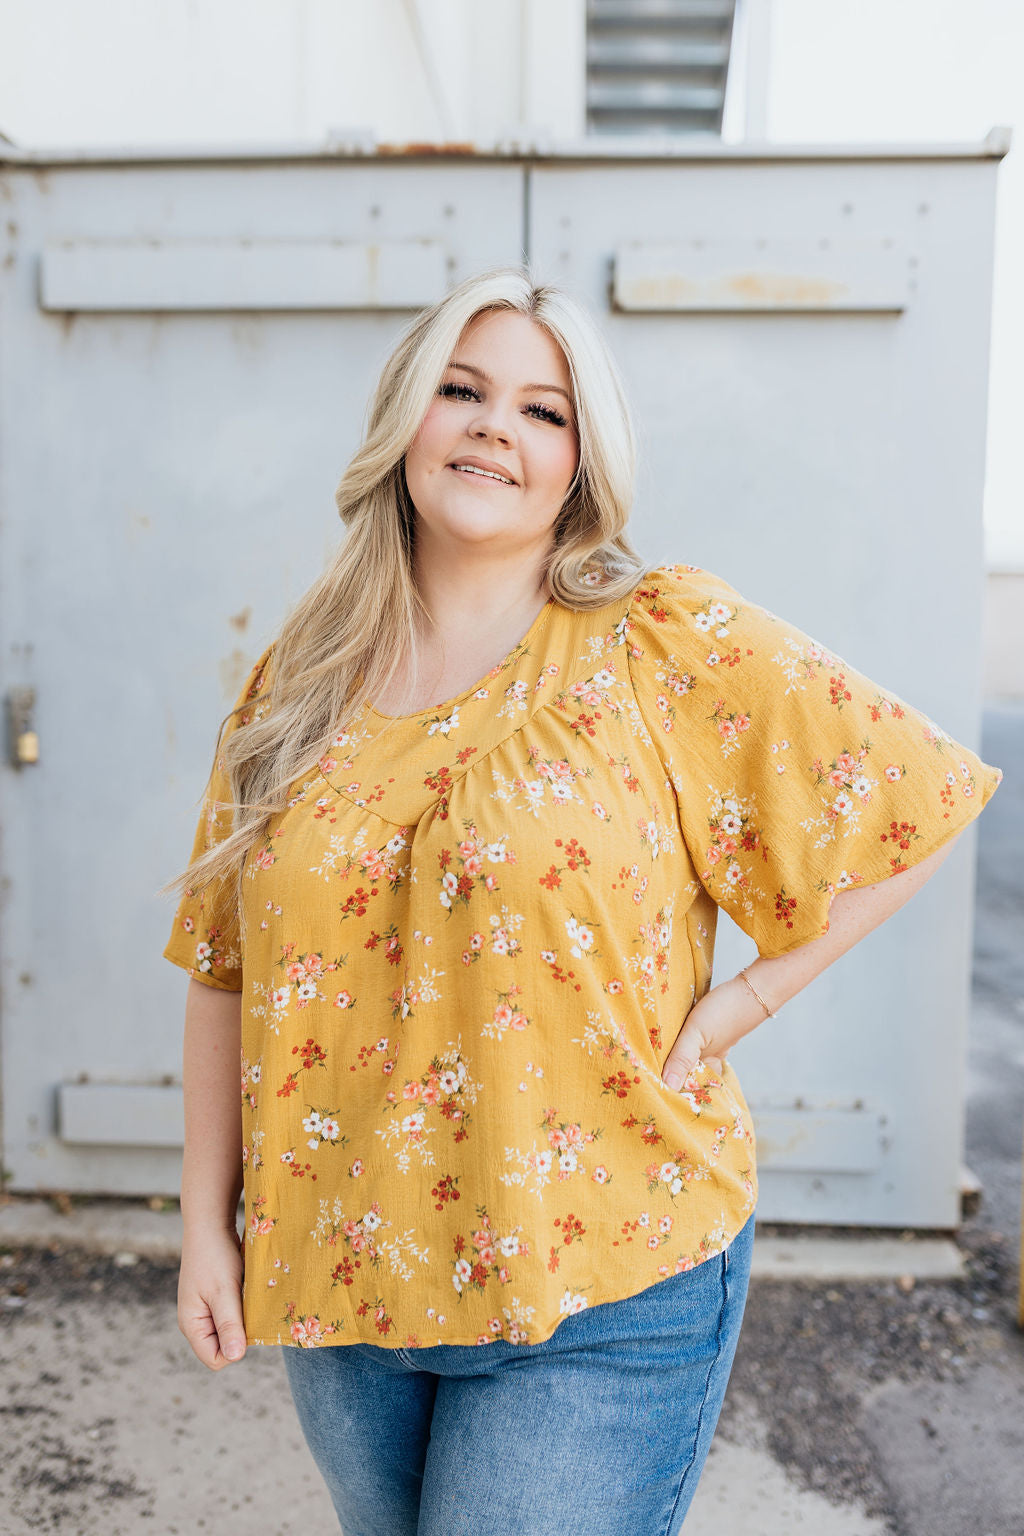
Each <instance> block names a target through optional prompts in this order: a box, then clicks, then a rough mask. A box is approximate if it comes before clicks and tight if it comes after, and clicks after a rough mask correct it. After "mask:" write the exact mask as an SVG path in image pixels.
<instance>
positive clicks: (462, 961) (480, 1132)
mask: <svg viewBox="0 0 1024 1536" xmlns="http://www.w3.org/2000/svg"><path fill="white" fill-rule="evenodd" d="M272 662H273V658H272V647H271V648H268V650H267V651H265V652H264V654H263V655H262V656H260V658H259V659H258V661H257V662H256V664H255V666H254V667H253V670H252V672H251V674H250V676H249V679H248V681H247V682H246V685H245V688H244V690H243V693H242V695H241V697H242V698H243V699H248V700H251V701H252V713H253V714H258V713H260V712H261V711H263V710H264V709H266V708H269V707H272V704H267V703H265V702H264V701H263V697H262V696H263V694H264V693H265V692H266V689H267V685H268V681H269V677H270V672H271V669H272ZM245 718H248V715H246V716H245ZM229 728H230V727H229ZM1001 778H1002V773H1001V771H1000V770H999V769H998V768H993V767H990V766H989V765H988V764H986V763H983V762H982V761H981V760H980V759H979V758H978V757H977V756H976V755H975V754H974V753H973V752H970V751H968V750H967V748H966V747H964V746H961V745H960V744H959V743H958V742H957V741H954V740H953V739H952V738H951V737H950V736H948V735H947V734H946V733H945V732H944V731H943V730H942V729H941V728H940V727H939V726H938V725H936V724H935V723H934V722H933V721H931V720H929V719H928V718H927V717H926V716H925V715H923V714H921V713H920V712H918V711H917V710H915V709H914V708H912V707H911V706H910V705H909V704H907V703H905V702H904V701H903V700H902V699H899V698H897V697H896V695H895V694H893V693H891V692H889V691H888V690H887V689H885V688H883V687H881V686H879V685H878V684H877V683H874V682H872V681H871V680H870V679H869V678H867V677H864V676H863V675H861V674H860V673H858V672H856V671H855V670H854V669H853V668H852V667H851V666H849V665H848V664H847V663H846V662H845V661H844V660H842V658H841V657H839V656H836V655H835V654H833V653H832V652H830V651H829V650H828V649H826V647H825V646H823V645H820V644H818V643H817V642H816V641H815V640H812V639H811V638H809V637H808V636H807V635H806V634H803V633H802V632H801V631H799V630H798V629H795V628H794V627H793V626H792V625H790V624H787V623H785V622H784V621H782V620H781V619H779V618H778V617H777V616H776V615H775V614H773V613H770V612H769V611H767V610H766V609H764V608H762V607H759V606H757V605H756V604H754V603H752V602H749V601H748V600H747V599H746V598H744V597H743V596H741V595H740V593H739V592H737V591H736V590H735V588H733V587H732V586H730V585H729V584H728V583H727V582H725V581H724V580H722V578H721V577H718V576H715V575H713V574H712V573H711V572H709V571H705V570H701V569H699V568H697V567H695V566H692V565H664V566H661V567H659V568H657V569H654V570H650V571H648V572H647V574H646V575H645V576H644V578H643V579H642V582H641V583H640V584H639V585H638V586H637V587H636V588H635V590H634V592H633V593H632V595H631V597H630V598H629V599H621V600H619V601H618V602H613V603H610V604H608V605H607V606H605V607H602V608H600V609H596V610H592V611H591V612H589V613H578V612H575V611H574V610H571V609H569V608H565V607H563V606H562V605H561V604H559V603H557V602H556V601H555V600H553V599H552V600H549V602H548V604H547V605H546V607H545V608H544V609H543V610H542V611H541V613H540V614H539V615H538V617H537V618H536V619H535V621H534V623H533V624H532V625H531V627H530V629H529V631H528V632H527V634H526V636H525V637H524V639H523V640H522V641H521V642H520V644H519V645H518V646H517V647H516V648H515V650H513V651H512V652H510V653H509V655H508V656H506V657H505V659H504V660H503V661H502V662H501V663H500V664H499V665H498V666H497V667H495V668H494V669H493V671H491V672H490V673H488V675H487V676H486V677H483V678H481V679H480V681H479V683H477V684H476V685H475V686H473V687H471V688H467V689H466V690H465V692H463V693H461V694H459V695H458V697H457V698H453V699H449V700H447V701H445V703H444V704H443V705H439V706H437V707H435V708H431V709H428V710H426V711H425V712H424V713H422V714H417V715H411V716H404V717H399V718H389V717H385V716H382V715H380V714H378V713H377V712H376V711H374V710H373V709H372V708H370V707H369V706H363V707H362V708H361V709H360V710H359V711H358V713H357V714H356V715H355V716H354V718H353V719H352V720H350V721H349V722H348V723H347V724H346V726H345V728H344V730H342V731H341V732H340V733H339V735H338V736H337V738H336V739H335V741H334V743H333V746H332V749H331V752H330V754H329V755H328V756H326V757H324V758H323V759H322V760H321V762H320V764H319V767H318V769H317V771H315V772H314V773H312V774H311V775H310V776H309V777H307V778H304V779H302V780H297V781H296V782H295V783H294V784H293V785H292V786H291V794H290V799H289V802H288V806H287V808H286V809H285V810H284V811H282V812H280V813H279V814H277V815H276V816H275V817H274V818H273V820H272V821H271V823H270V825H269V828H268V831H267V835H266V836H265V838H264V839H263V840H262V843H261V844H260V846H258V847H257V848H255V849H254V850H253V852H252V854H251V856H250V858H249V860H248V862H247V866H246V878H245V881H244V887H245V892H246V894H245V898H244V901H245V915H246V924H247V939H246V944H245V953H244V954H241V953H239V951H238V947H237V945H232V944H227V945H226V944H224V943H222V936H223V935H224V933H225V932H226V930H227V928H228V926H229V921H228V920H229V918H230V915H231V914H230V911H229V910H226V909H225V905H224V904H225V901H226V897H225V895H224V890H225V889H226V886H221V885H219V884H215V885H212V886H209V887H207V889H206V890H205V892H204V893H203V894H202V895H201V896H198V897H195V896H190V895H186V896H185V898H184V899H183V900H182V901H181V903H180V905H179V907H178V910H177V912H176V914H175V917H174V925H173V931H172V933H171V937H170V941H169V943H168V945H167V948H166V949H165V951H164V953H165V955H166V957H167V958H168V959H169V960H171V961H173V962H174V963H175V964H176V965H180V966H182V967H184V968H185V969H186V970H187V971H188V973H189V975H190V976H193V977H195V978H196V979H197V980H198V981H201V982H205V983H206V984H207V985H209V986H212V987H222V988H227V989H228V990H230V991H241V992H242V994H243V997H242V1060H241V1094H242V1117H243V1120H242V1124H243V1143H244V1145H243V1147H242V1162H243V1164H244V1183H245V1202H246V1233H245V1241H244V1245H243V1252H244V1256H245V1267H244V1279H243V1310H244V1317H245V1328H246V1336H247V1338H248V1341H249V1343H251V1344H282V1345H299V1346H313V1345H332V1344H349V1343H355V1342H358V1341H363V1342H370V1343H374V1344H380V1345H387V1346H393V1347H405V1348H415V1347H425V1346H428V1345H433V1344H486V1343H488V1342H490V1341H491V1340H492V1339H505V1340H507V1341H509V1342H512V1343H521V1344H534V1343H540V1342H541V1341H543V1340H544V1339H547V1338H549V1337H550V1335H551V1334H552V1333H553V1332H554V1331H555V1329H556V1327H557V1326H558V1324H559V1322H560V1321H561V1319H562V1318H564V1317H566V1316H567V1315H568V1314H569V1313H571V1312H577V1311H579V1310H580V1309H581V1308H583V1307H588V1306H594V1305H595V1304H597V1303H600V1302H607V1301H613V1300H615V1299H617V1298H621V1297H625V1296H630V1295H633V1294H635V1293H636V1292H638V1291H640V1290H642V1289H644V1288H645V1287H646V1286H649V1285H652V1284H654V1283H656V1282H657V1281H659V1280H661V1279H664V1278H666V1277H668V1276H670V1275H674V1274H676V1273H678V1272H679V1271H681V1270H686V1269H690V1268H692V1267H693V1266H694V1265H697V1264H700V1263H702V1262H703V1261H704V1260H705V1259H708V1258H711V1257H712V1256H714V1255H715V1254H717V1253H719V1252H720V1251H721V1250H722V1248H724V1247H725V1246H726V1244H728V1243H729V1242H730V1241H731V1239H732V1238H733V1237H734V1236H735V1235H736V1233H737V1232H738V1231H739V1229H740V1228H741V1227H742V1226H743V1225H744V1223H745V1222H746V1220H747V1218H748V1217H749V1215H750V1213H751V1211H752V1210H753V1208H754V1204H755V1200H756V1196H757V1173H756V1166H755V1139H754V1129H753V1125H752V1123H751V1117H750V1113H749V1110H748V1108H747V1104H746V1101H745V1099H744V1096H743V1093H742V1090H741V1088H740V1084H739V1080H738V1078H737V1076H736V1072H735V1070H734V1068H733V1067H732V1065H731V1063H729V1062H726V1065H725V1067H724V1070H723V1074H722V1077H721V1078H719V1077H717V1076H716V1075H715V1074H714V1073H713V1072H712V1071H711V1070H710V1069H709V1068H708V1067H707V1066H706V1065H704V1064H703V1063H701V1064H699V1065H698V1067H697V1068H696V1070H695V1071H694V1073H692V1074H691V1076H690V1077H689V1078H688V1079H687V1081H686V1082H685V1083H684V1084H683V1087H682V1088H681V1089H680V1090H678V1091H674V1090H672V1089H670V1088H669V1087H668V1086H667V1085H666V1084H665V1083H664V1082H663V1081H662V1077H661V1068H662V1064H663V1062H664V1061H665V1058H666V1056H667V1055H668V1052H669V1050H670V1048H671V1046H672V1044H673V1043H674V1041H675V1038H676V1036H677V1034H678V1032H679V1029H680V1027H681V1025H682V1023H683V1020H684V1018H685V1016H686V1014H687V1012H688V1011H689V1009H690V1008H691V1006H692V1005H693V1003H694V1002H695V1001H696V1000H697V999H698V998H700V997H701V996H703V994H704V993H705V992H706V991H707V990H708V988H709V986H710V983H711V963H712V952H713V948H714V938H715V920H716V917H717V911H718V907H719V906H721V907H722V908H724V909H725V910H726V911H727V912H728V913H729V914H730V916H732V917H733V918H734V919H735V921H736V922H737V923H738V924H739V926H740V927H741V928H742V929H743V930H744V932H746V933H747V934H748V935H749V936H750V937H751V938H752V939H753V940H754V941H755V942H756V944H757V947H758V950H759V951H760V953H761V954H762V955H766V956H774V955H782V954H785V953H787V952H788V951H789V950H792V949H795V948H796V947H797V946H798V945H800V944H805V943H807V942H808V940H810V939H814V938H816V937H817V936H818V935H819V934H821V933H823V932H824V931H825V930H826V929H827V927H828V910H829V904H830V902H831V900H832V898H833V896H834V895H835V893H836V892H837V891H839V890H842V889H844V888H845V887H847V886H852V885H856V884H863V883H871V882H874V881H878V880H884V879H885V878H886V877H887V876H889V875H892V874H895V873H897V872H899V871H900V870H904V869H908V868H910V867H911V866H912V865H914V864H916V863H917V862H918V861H919V860H921V859H923V858H925V857H926V856H927V855H928V854H930V853H932V852H934V850H935V849H936V848H938V847H939V846H940V845H941V844H942V843H944V842H946V841H947V839H949V838H950V837H952V836H953V834H954V833H956V832H958V831H959V830H960V829H961V828H963V827H964V826H965V825H966V824H967V823H968V822H970V821H971V820H972V819H973V818H974V817H975V816H977V815H978V814H979V812H980V811H981V809H982V807H983V806H984V805H985V804H986V802H987V801H988V799H989V797H990V796H991V795H992V793H993V791H994V790H995V788H996V786H997V784H998V783H999V782H1000V780H1001ZM227 798H228V789H227V783H226V779H225V776H224V774H223V771H222V767H221V762H220V759H219V757H218V760H217V763H216V765H215V767H214V770H213V773H212V775H211V779H210V783H209V786H208V789H207V794H206V803H205V806H204V810H203V814H202V816H201V817H200V821H199V825H198V828H197V830H196V838H195V849H196V851H197V852H198V851H200V850H201V849H202V848H203V847H204V846H210V845H211V840H212V839H214V838H216V837H218V835H223V833H224V832H225V831H226V830H227V826H228V822H227V820H226V819H225V815H224V808H223V805H222V804H221V802H224V801H225V800H226V799H227ZM229 809H230V808H229V807H228V810H229ZM769 1027H770V1026H769Z"/></svg>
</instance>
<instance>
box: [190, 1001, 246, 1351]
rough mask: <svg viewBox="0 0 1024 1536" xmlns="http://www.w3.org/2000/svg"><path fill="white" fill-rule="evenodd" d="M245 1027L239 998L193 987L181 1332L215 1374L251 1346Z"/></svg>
mask: <svg viewBox="0 0 1024 1536" xmlns="http://www.w3.org/2000/svg"><path fill="white" fill-rule="evenodd" d="M241 1023H242V994H241V992H229V991H227V990H225V989H224V988H220V987H211V986H208V985H206V984H205V983H204V982H201V981H193V980H190V981H189V984H188V996H187V998H186V1002H185V1041H184V1049H183V1057H182V1082H183V1087H184V1100H185V1152H184V1157H183V1159H182V1170H181V1214H182V1222H183V1239H182V1250H181V1269H180V1271H179V1274H178V1327H179V1329H180V1330H181V1332H182V1333H183V1334H184V1335H185V1337H186V1339H187V1340H188V1342H189V1344H190V1345H191V1346H192V1349H193V1351H194V1352H195V1354H196V1355H197V1356H198V1358H199V1359H200V1360H201V1361H202V1362H203V1364H204V1365H205V1366H208V1367H209V1368H210V1370H212V1371H219V1370H220V1369H221V1368H222V1367H223V1366H224V1365H226V1364H228V1363H229V1361H231V1360H234V1359H241V1357H242V1355H243V1354H244V1353H245V1342H246V1341H245V1327H244V1324H243V1320H242V1270H243V1266H244V1234H243V1237H242V1238H241V1239H239V1236H238V1229H237V1225H236V1215H237V1211H238V1201H239V1197H240V1195H241V1192H242V1183H243V1180H242V1104H241V1081H240V1075H239V1074H240V1069H241ZM234 1349H237V1353H236V1354H233V1353H232V1350H234Z"/></svg>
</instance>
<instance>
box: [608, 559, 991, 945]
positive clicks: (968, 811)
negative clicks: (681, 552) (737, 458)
mask: <svg viewBox="0 0 1024 1536" xmlns="http://www.w3.org/2000/svg"><path fill="white" fill-rule="evenodd" d="M627 652H628V656H629V667H630V672H631V675H632V679H633V687H634V691H635V694H636V699H637V703H638V705H639V709H640V714H641V717H642V719H643V723H644V725H645V726H646V728H647V730H648V732H649V733H650V736H651V739H652V741H653V742H654V744H655V746H656V747H657V750H658V752H659V755H660V757H661V760H662V763H663V765H664V768H665V772H666V775H667V777H668V779H669V781H670V782H671V784H672V786H673V788H674V791H675V796H676V801H677V805H678V812H679V823H680V827H681V830H682V834H683V838H684V841H685V843H686V847H687V851H688V853H689V855H690V858H691V860H692V862H693V866H694V869H695V871H696V873H697V876H698V878H699V879H700V881H701V884H702V885H703V886H704V888H705V889H706V890H707V892H708V894H709V895H710V896H711V898H712V900H713V901H715V902H716V903H717V905H718V906H719V907H721V908H722V909H723V910H724V911H726V912H728V914H729V916H730V917H731V918H732V919H733V921H734V922H736V923H737V924H738V926H739V927H740V928H742V929H743V931H744V932H745V933H746V934H748V935H749V937H750V938H752V939H753V940H754V942H755V943H756V945H757V948H758V952H759V953H760V954H761V955H762V956H765V957H767V958H772V957H775V956H778V955H784V954H787V953H788V952H789V951H790V950H793V949H796V948H798V946H799V945H801V944H806V943H807V942H808V941H809V940H812V939H815V938H818V937H820V936H821V935H822V934H823V933H825V932H826V931H827V929H828V926H829V924H828V911H829V907H830V905H831V903H832V900H833V897H834V896H835V895H836V893H837V892H838V891H841V890H845V889H847V888H848V887H850V886H857V885H871V884H874V883H875V882H877V881H880V880H885V879H887V878H888V877H889V876H890V875H895V874H899V873H900V872H901V871H903V870H906V869H910V868H911V867H912V866H913V865H915V864H918V863H920V861H921V860H922V859H924V858H926V857H927V856H928V855H929V854H931V853H934V852H935V850H936V849H937V848H939V847H941V845H942V844H943V843H945V842H947V841H948V840H949V839H950V838H952V837H953V836H955V835H956V833H958V832H960V831H961V830H962V829H963V828H964V827H965V826H966V825H967V824H968V822H970V821H972V820H973V819H974V817H975V816H977V815H978V814H979V813H980V812H981V810H982V808H983V807H984V806H985V805H986V804H987V802H988V801H989V799H990V798H991V796H992V794H993V792H994V791H995V789H996V786H997V785H998V784H999V783H1000V781H1001V779H1002V776H1003V775H1002V771H1001V770H1000V769H999V768H994V767H992V766H991V765H990V764H988V763H984V762H982V761H981V759H980V758H979V757H978V756H976V754H975V753H974V752H972V751H970V750H969V749H968V748H967V747H965V746H963V745H962V744H961V743H960V742H958V741H955V740H954V739H953V738H952V737H951V736H949V735H948V734H947V733H946V732H945V731H944V730H943V729H942V728H941V726H939V725H936V724H935V722H934V721H933V720H930V719H929V718H928V717H927V716H926V715H924V714H922V713H921V712H920V711H919V710H917V709H915V708H914V707H913V706H912V705H910V704H908V703H906V702H905V700H903V699H901V698H899V697H898V696H897V695H896V694H894V693H892V692H891V691H889V690H888V689H886V688H884V687H883V686H882V685H880V684H879V683H875V682H872V681H871V679H870V678H868V677H865V676H864V675H863V674H862V673H860V672H858V671H856V670H855V669H854V668H853V667H851V666H850V665H849V664H848V663H847V662H846V661H844V660H843V659H842V657H840V656H838V655H836V654H835V653H834V652H833V651H830V650H829V649H828V648H827V647H826V646H824V645H822V644H820V643H819V642H818V641H817V640H814V639H812V638H811V637H810V636H809V635H807V634H804V633H803V632H802V631H801V630H799V629H797V628H796V627H795V626H794V625H792V624H789V623H787V622H785V621H784V620H783V619H781V618H779V617H778V615H777V614H774V613H772V612H770V611H769V610H768V609H766V608H763V607H760V606H758V605H757V604H755V603H752V602H749V601H748V600H747V599H746V598H745V597H744V596H742V595H741V594H740V593H739V592H738V591H737V590H736V589H735V588H734V587H732V586H730V585H729V583H728V582H726V581H723V580H722V579H721V578H720V577H718V576H715V575H713V574H712V573H711V572H709V571H705V570H701V569H699V568H697V567H695V566H689V565H666V566H661V567H659V568H658V569H657V570H654V571H649V572H648V573H647V575H646V576H645V577H644V580H643V583H642V584H641V585H640V586H639V587H638V588H637V590H636V592H635V594H634V598H633V602H632V605H631V608H630V625H629V634H628V645H627Z"/></svg>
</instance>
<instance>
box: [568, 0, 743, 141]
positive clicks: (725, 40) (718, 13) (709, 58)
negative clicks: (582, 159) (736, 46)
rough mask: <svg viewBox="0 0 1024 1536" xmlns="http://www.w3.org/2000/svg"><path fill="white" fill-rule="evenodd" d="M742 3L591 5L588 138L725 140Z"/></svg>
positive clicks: (622, 0)
mask: <svg viewBox="0 0 1024 1536" xmlns="http://www.w3.org/2000/svg"><path fill="white" fill-rule="evenodd" d="M735 10H736V0H588V4H587V131H588V133H714V134H717V133H720V132H721V130H722V108H723V105H724V102H725V80H726V75H727V74H728V70H729V49H730V46H731V42H732V30H733V16H734V13H735Z"/></svg>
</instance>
